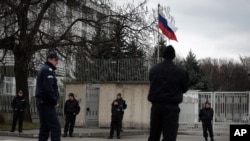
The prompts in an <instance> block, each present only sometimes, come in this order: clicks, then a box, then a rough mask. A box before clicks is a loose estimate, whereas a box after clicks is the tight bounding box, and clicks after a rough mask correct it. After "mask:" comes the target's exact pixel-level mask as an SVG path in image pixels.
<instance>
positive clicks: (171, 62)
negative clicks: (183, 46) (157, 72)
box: [164, 59, 174, 64]
mask: <svg viewBox="0 0 250 141" xmlns="http://www.w3.org/2000/svg"><path fill="white" fill-rule="evenodd" d="M164 62H166V63H170V64H173V63H174V62H173V60H171V59H165V60H164Z"/></svg>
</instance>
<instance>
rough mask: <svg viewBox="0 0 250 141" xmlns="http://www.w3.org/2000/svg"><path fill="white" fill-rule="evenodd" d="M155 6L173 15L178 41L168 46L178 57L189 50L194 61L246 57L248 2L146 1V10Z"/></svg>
mask: <svg viewBox="0 0 250 141" xmlns="http://www.w3.org/2000/svg"><path fill="white" fill-rule="evenodd" d="M115 1H116V0H115ZM119 1H120V2H118V3H126V1H128V0H119ZM134 1H135V2H138V1H139V0H138V1H137V0H134ZM116 2H117V1H116ZM158 3H159V4H160V5H162V6H165V7H167V6H169V7H170V15H172V16H174V19H175V25H176V27H177V28H178V30H177V31H176V33H175V34H176V36H177V39H178V42H175V41H173V40H171V41H170V44H172V45H173V46H174V47H175V50H176V53H177V54H178V55H180V56H181V57H186V56H187V54H188V52H189V51H190V50H191V51H192V52H193V53H194V54H195V55H196V57H197V59H203V58H207V57H211V58H217V59H219V58H224V59H235V60H239V56H250V43H249V42H250V2H249V1H248V0H192V1H189V0H148V3H147V6H148V9H149V10H150V9H152V8H154V9H157V5H158Z"/></svg>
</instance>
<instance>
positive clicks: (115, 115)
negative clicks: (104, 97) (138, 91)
mask: <svg viewBox="0 0 250 141" xmlns="http://www.w3.org/2000/svg"><path fill="white" fill-rule="evenodd" d="M115 102H117V103H118V101H117V100H115V101H113V103H112V104H111V114H112V115H111V129H110V136H109V138H110V139H112V138H113V135H114V131H115V130H116V135H117V138H118V139H120V130H121V117H122V113H121V112H122V107H121V105H119V104H117V105H115V104H114V103H115Z"/></svg>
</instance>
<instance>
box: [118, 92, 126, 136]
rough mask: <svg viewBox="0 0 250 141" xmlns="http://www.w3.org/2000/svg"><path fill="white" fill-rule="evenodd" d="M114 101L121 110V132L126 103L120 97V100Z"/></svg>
mask: <svg viewBox="0 0 250 141" xmlns="http://www.w3.org/2000/svg"><path fill="white" fill-rule="evenodd" d="M118 95H120V96H121V94H118ZM116 101H117V102H118V104H119V105H120V106H121V108H122V111H121V131H122V120H123V115H124V110H125V109H126V108H127V103H126V101H125V100H124V99H123V98H122V97H121V98H120V99H116Z"/></svg>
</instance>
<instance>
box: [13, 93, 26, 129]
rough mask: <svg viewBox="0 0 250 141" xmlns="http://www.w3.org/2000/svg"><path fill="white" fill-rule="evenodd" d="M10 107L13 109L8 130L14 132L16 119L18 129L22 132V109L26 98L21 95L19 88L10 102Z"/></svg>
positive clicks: (24, 106)
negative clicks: (10, 126) (10, 125)
mask: <svg viewBox="0 0 250 141" xmlns="http://www.w3.org/2000/svg"><path fill="white" fill-rule="evenodd" d="M11 107H12V109H13V121H12V128H11V130H10V132H15V129H16V122H17V120H18V122H19V125H18V131H19V133H22V132H23V131H22V129H23V115H24V110H25V108H26V100H25V98H24V97H23V92H22V91H21V90H20V91H18V93H17V95H16V96H15V97H14V99H13V101H12V102H11Z"/></svg>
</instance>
